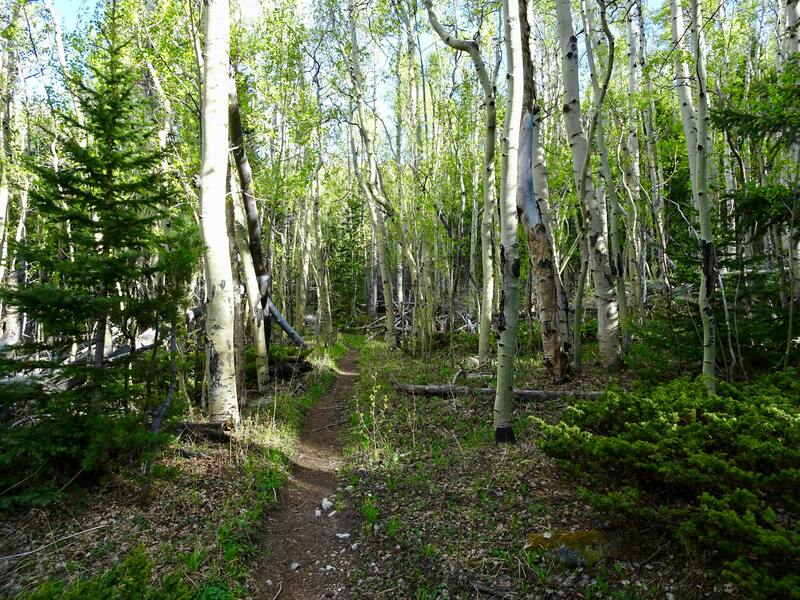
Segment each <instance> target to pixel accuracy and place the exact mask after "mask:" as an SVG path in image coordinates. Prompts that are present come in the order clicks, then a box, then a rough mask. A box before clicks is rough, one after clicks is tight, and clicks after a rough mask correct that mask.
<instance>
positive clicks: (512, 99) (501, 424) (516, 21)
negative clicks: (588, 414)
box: [494, 0, 523, 443]
mask: <svg viewBox="0 0 800 600" xmlns="http://www.w3.org/2000/svg"><path fill="white" fill-rule="evenodd" d="M519 13H520V10H519V4H518V3H517V0H503V14H504V16H505V48H506V61H507V64H508V74H507V82H508V84H507V90H508V92H507V93H508V105H507V108H506V119H505V127H504V129H505V136H504V138H505V139H504V148H503V150H504V152H503V157H502V161H501V193H500V269H501V272H502V275H503V289H502V290H501V292H500V325H499V326H498V329H499V332H500V335H499V336H498V341H497V390H496V395H495V399H494V439H495V441H496V442H498V443H501V442H513V441H514V429H513V428H512V427H511V410H512V403H513V398H514V394H513V392H514V359H515V358H516V354H517V322H518V320H519V275H520V261H519V248H518V244H519V242H518V238H517V228H518V225H519V219H518V217H517V188H518V152H519V139H520V121H521V119H522V98H523V85H522V84H523V70H522V43H523V40H522V38H521V35H520V15H519Z"/></svg>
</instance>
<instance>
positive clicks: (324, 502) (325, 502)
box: [322, 498, 333, 511]
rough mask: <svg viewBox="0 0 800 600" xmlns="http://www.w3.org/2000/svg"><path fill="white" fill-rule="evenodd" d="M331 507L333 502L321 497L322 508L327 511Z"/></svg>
mask: <svg viewBox="0 0 800 600" xmlns="http://www.w3.org/2000/svg"><path fill="white" fill-rule="evenodd" d="M332 508H333V502H331V501H330V500H328V499H327V498H323V499H322V510H324V511H328V510H330V509H332Z"/></svg>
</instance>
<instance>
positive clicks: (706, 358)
mask: <svg viewBox="0 0 800 600" xmlns="http://www.w3.org/2000/svg"><path fill="white" fill-rule="evenodd" d="M673 1H676V0H673ZM689 5H690V7H691V12H692V42H693V45H694V56H695V69H696V71H695V75H696V77H697V116H696V119H697V152H696V159H697V168H696V169H695V177H696V181H697V185H696V187H695V188H694V192H695V193H694V196H695V205H696V207H697V211H698V213H699V215H700V256H701V258H702V267H701V271H700V294H699V298H698V304H699V306H700V317H701V319H702V322H703V380H704V382H705V384H706V387H707V388H708V389H709V391H711V392H713V391H714V390H715V389H716V339H715V330H716V322H715V318H714V287H715V284H716V280H717V277H716V267H715V264H714V262H715V257H714V239H713V234H712V231H711V199H710V198H709V195H708V144H709V142H710V139H709V136H708V95H707V94H708V92H707V88H706V82H707V77H706V63H705V48H704V46H705V44H704V41H703V33H702V28H701V27H700V26H699V23H700V22H701V21H700V6H699V0H689Z"/></svg>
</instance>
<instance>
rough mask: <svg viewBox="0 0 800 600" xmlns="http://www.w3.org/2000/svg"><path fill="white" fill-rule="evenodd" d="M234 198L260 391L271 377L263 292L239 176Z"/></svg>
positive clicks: (236, 225)
mask: <svg viewBox="0 0 800 600" xmlns="http://www.w3.org/2000/svg"><path fill="white" fill-rule="evenodd" d="M231 183H232V185H231V187H232V188H233V190H232V192H233V193H232V196H233V198H232V201H233V220H234V239H235V240H236V249H237V250H238V251H239V257H240V258H241V265H242V272H243V273H244V284H245V291H246V293H247V303H248V305H249V307H250V321H249V322H250V337H251V338H252V342H253V346H254V347H255V351H256V378H257V385H258V391H259V392H266V391H267V386H268V380H269V364H268V354H267V340H266V338H265V337H264V332H263V323H264V320H263V318H262V311H263V308H262V305H261V293H260V291H259V286H258V277H257V275H256V269H255V264H254V261H253V253H252V250H251V248H250V240H249V234H248V231H247V216H246V214H245V208H244V201H243V200H242V196H240V195H239V194H238V193H237V191H238V190H236V186H235V183H236V180H235V178H231Z"/></svg>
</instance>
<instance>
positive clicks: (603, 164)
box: [580, 0, 628, 345]
mask: <svg viewBox="0 0 800 600" xmlns="http://www.w3.org/2000/svg"><path fill="white" fill-rule="evenodd" d="M580 7H581V17H582V19H583V28H584V31H586V32H588V33H586V35H585V36H584V42H585V43H584V45H585V47H586V58H587V62H588V63H589V74H590V78H591V82H592V93H593V98H594V102H595V104H596V105H599V102H600V101H601V100H600V99H601V97H602V96H603V94H604V90H603V89H601V82H600V79H599V77H598V73H597V67H596V63H595V59H594V53H595V50H596V49H599V48H600V42H599V40H598V38H597V35H596V34H595V33H594V31H595V26H594V23H593V19H592V12H591V11H590V9H589V7H588V5H587V1H586V0H581V3H580ZM597 111H598V112H597V128H596V134H595V135H596V137H597V150H598V152H599V154H600V175H601V178H602V183H601V184H600V185H599V186H598V192H597V194H598V197H599V198H603V197H607V198H608V203H607V205H608V235H609V241H610V243H611V254H610V257H609V266H610V268H611V275H612V277H613V279H614V283H615V285H616V293H617V306H618V310H619V319H620V322H621V323H622V330H623V343H624V344H626V345H627V335H626V334H625V331H626V323H627V320H628V297H627V292H626V285H625V269H624V267H623V261H622V254H623V248H622V246H623V245H622V243H620V231H619V214H620V207H619V196H618V195H617V188H616V185H615V184H614V179H615V178H614V175H613V173H612V172H611V165H610V162H609V158H608V148H607V147H606V138H605V126H604V125H605V122H604V119H603V114H602V112H601V111H600V109H599V108H598V109H597ZM604 194H605V195H604ZM600 204H601V205H602V204H603V202H601V203H600ZM583 247H584V246H583V245H581V248H583Z"/></svg>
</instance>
